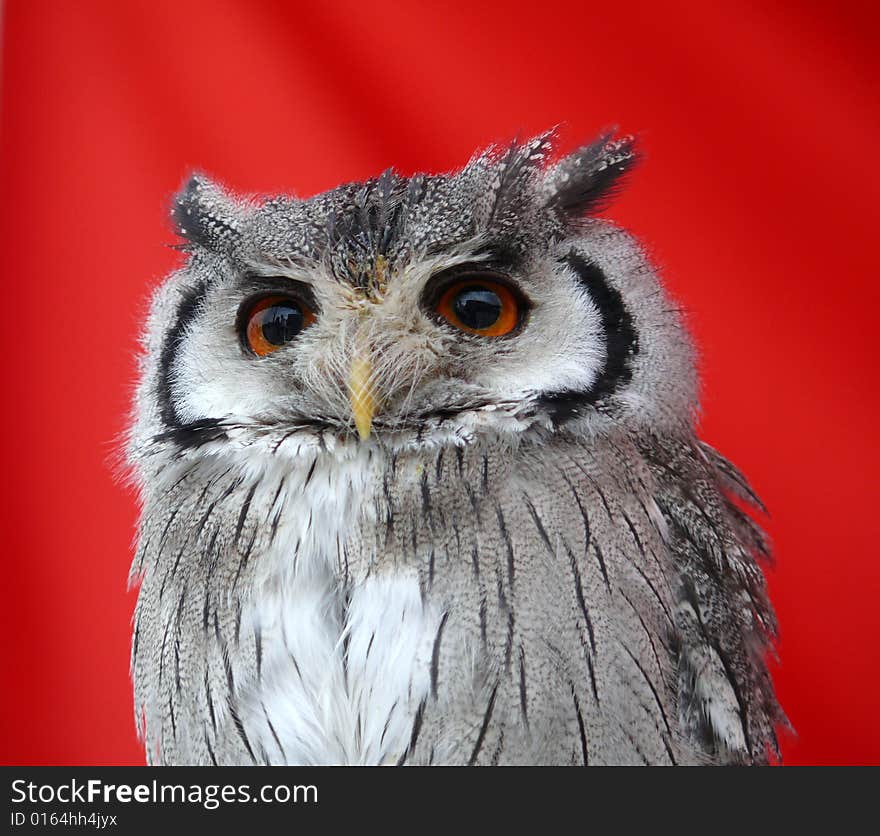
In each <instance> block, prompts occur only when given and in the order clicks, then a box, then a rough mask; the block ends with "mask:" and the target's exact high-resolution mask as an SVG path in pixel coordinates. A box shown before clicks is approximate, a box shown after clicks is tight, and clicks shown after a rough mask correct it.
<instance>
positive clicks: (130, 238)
mask: <svg viewBox="0 0 880 836" xmlns="http://www.w3.org/2000/svg"><path fill="white" fill-rule="evenodd" d="M444 5H445V4H444ZM452 5H453V6H454V7H453V8H449V9H445V8H444V9H443V10H442V11H441V10H439V8H440V6H441V4H435V3H429V2H419V3H399V2H394V0H381V2H375V0H369V2H365V1H364V0H361V1H360V2H341V3H340V2H334V3H318V2H314V3H310V4H297V3H292V2H288V3H276V2H254V1H253V0H247V2H245V0H239V2H231V0H226V2H221V1H220V0H213V1H212V2H201V3H196V2H156V0H143V1H138V2H132V0H127V2H124V3H119V2H114V1H113V0H109V2H94V0H90V1H89V2H84V0H77V2H46V1H45V0H43V1H42V2H36V1H35V0H10V2H8V3H7V4H6V9H5V19H4V22H3V41H4V54H3V66H2V126H0V130H2V132H0V257H2V265H3V271H2V282H3V296H4V304H3V317H4V325H3V327H2V328H0V339H2V352H0V357H2V364H3V368H2V392H3V397H4V408H3V409H2V410H0V421H2V430H0V432H2V437H3V439H4V440H5V444H4V454H3V458H4V464H5V473H4V476H3V479H2V480H0V494H2V495H0V509H2V521H3V533H2V557H3V566H2V583H0V586H2V602H0V618H2V624H0V629H2V636H3V639H2V643H3V654H2V661H3V679H2V684H0V724H2V727H0V746H2V750H0V761H2V762H3V763H7V764H43V763H55V764H88V763H101V764H110V763H112V764H116V763H141V762H142V760H143V759H142V753H141V749H140V747H139V745H138V743H137V740H136V738H135V733H134V722H133V715H132V709H131V689H130V684H129V679H128V670H127V666H128V652H129V633H130V623H129V622H130V615H131V610H132V606H133V603H134V596H133V594H132V593H128V594H127V593H126V591H125V579H126V573H127V570H128V564H129V561H130V546H131V540H132V532H133V526H134V520H135V503H134V498H133V496H132V494H131V493H130V492H129V491H128V490H127V489H125V488H124V486H122V485H120V484H119V482H118V480H117V479H116V478H115V477H114V465H113V455H114V449H115V447H116V444H117V442H116V438H117V436H118V434H119V433H120V431H121V430H122V428H123V427H124V424H125V413H126V409H127V404H128V399H129V394H130V389H131V384H132V381H133V375H134V360H133V356H134V351H135V345H136V338H137V334H138V331H139V329H140V320H141V317H142V315H143V312H144V309H145V305H146V301H147V298H148V293H149V290H150V288H151V287H153V286H154V285H155V283H156V282H157V281H158V280H159V279H160V278H161V277H162V275H163V274H165V273H166V272H167V271H168V270H169V269H170V268H171V267H172V266H173V265H174V264H175V263H176V262H177V260H178V256H177V255H176V253H175V252H174V251H172V250H171V249H169V248H167V247H166V246H164V245H165V244H166V243H171V242H172V241H173V236H172V234H171V232H170V230H169V227H168V224H167V217H166V208H167V205H168V199H169V197H170V195H171V194H172V192H173V191H174V190H175V188H176V187H177V185H178V184H179V183H180V182H181V181H182V179H183V177H184V175H185V173H186V172H187V170H188V169H190V168H193V167H199V168H203V169H204V170H206V171H208V172H210V173H211V174H213V175H215V176H217V177H219V178H220V179H222V180H224V181H226V182H227V183H229V184H230V185H231V186H232V187H234V188H235V189H237V190H240V191H243V192H265V191H272V190H279V191H281V190H287V191H292V190H295V191H296V192H297V193H299V194H303V195H307V194H311V193H314V192H316V191H320V190H323V189H326V188H329V187H331V186H333V185H335V184H337V183H338V182H341V181H343V180H350V179H359V178H363V177H365V176H369V175H373V174H376V173H378V172H379V171H380V170H382V169H383V168H385V167H386V166H389V165H395V166H397V167H398V168H400V169H401V170H403V171H404V172H411V171H413V170H419V169H421V170H441V169H447V168H450V167H455V166H458V165H460V164H462V163H463V162H465V161H466V160H467V158H468V157H469V155H470V154H471V152H472V151H474V150H475V148H477V147H478V146H482V145H485V144H487V143H489V142H491V141H493V140H505V139H509V138H511V137H512V136H514V135H516V134H521V135H529V134H532V133H537V132H539V131H541V130H543V129H545V128H547V127H548V126H551V125H554V124H556V123H559V122H562V123H564V124H566V125H567V128H566V130H565V133H564V138H565V142H566V147H571V146H572V145H573V144H574V143H575V142H576V141H579V140H583V139H587V138H590V137H591V136H592V135H593V134H594V133H595V132H596V131H597V130H598V129H599V128H601V127H603V126H605V125H607V124H613V123H617V124H619V125H621V126H622V127H623V128H624V129H625V130H628V131H636V132H639V133H641V135H642V137H643V144H644V148H645V151H646V154H647V160H646V162H645V164H644V166H643V167H642V169H641V170H640V171H639V173H638V174H636V175H635V176H634V177H633V178H632V179H631V181H630V187H629V189H628V191H627V192H626V194H625V195H624V196H623V197H622V198H621V199H620V200H619V201H618V203H617V204H616V205H615V206H614V207H613V208H612V209H611V211H610V215H611V216H612V217H614V218H615V219H616V220H618V221H620V222H621V223H623V224H625V225H626V226H628V227H630V228H631V229H633V230H634V231H636V232H637V233H638V234H639V235H640V236H641V237H642V238H643V239H644V240H645V241H646V242H647V243H648V245H649V246H650V247H651V248H652V249H653V251H654V253H655V256H656V258H657V259H658V260H659V262H660V263H662V264H663V265H664V266H665V269H666V276H667V280H668V283H669V285H670V287H671V288H672V290H673V291H674V292H675V293H676V295H677V296H678V298H679V299H680V300H681V302H682V303H683V304H684V306H685V307H686V308H687V309H688V310H689V312H690V319H691V324H692V327H693V330H694V332H695V334H696V337H697V341H698V343H699V345H700V347H701V350H702V372H703V379H704V399H703V402H704V420H703V434H704V436H705V437H706V438H707V439H708V440H710V441H711V442H712V443H713V444H715V445H716V446H718V447H719V448H720V449H721V450H723V451H724V452H725V453H727V454H729V455H730V456H731V457H732V458H733V459H734V461H736V462H737V463H738V464H739V465H740V466H742V467H743V469H744V470H745V471H746V472H747V473H748V474H749V475H750V476H751V478H752V480H753V481H754V484H755V486H756V488H757V489H758V491H759V492H760V494H761V495H762V496H763V498H764V500H765V501H766V503H767V505H768V507H769V508H770V510H771V514H772V517H771V519H770V520H769V522H768V527H769V531H770V533H771V535H772V537H773V540H774V542H775V546H776V553H777V560H778V563H777V567H776V569H775V570H774V571H772V573H771V576H770V585H771V590H772V594H773V598H774V600H775V603H776V606H777V609H778V612H779V617H780V621H781V626H782V638H781V642H780V645H779V652H780V656H781V663H780V664H778V665H777V666H776V667H775V669H774V670H775V679H776V682H777V685H778V690H779V695H780V697H781V699H782V703H783V705H784V706H785V708H786V709H787V711H788V713H789V715H790V717H791V720H792V722H793V724H794V726H795V727H796V729H797V731H798V736H797V737H786V738H785V739H784V741H783V743H784V745H783V753H784V757H785V760H786V761H787V762H788V763H793V764H798V763H880V730H878V723H877V720H876V717H877V705H878V698H877V694H876V691H877V685H878V677H880V674H878V662H880V653H878V649H877V647H878V642H877V639H878V615H877V612H878V608H880V599H878V592H880V570H878V551H877V534H878V531H877V529H878V526H877V520H876V516H877V512H876V510H875V507H874V506H875V501H876V497H877V475H876V474H877V465H878V460H877V459H878V456H877V446H878V445H877V434H876V427H877V413H878V407H880V403H878V391H877V379H876V376H875V374H874V366H875V362H876V350H875V348H874V340H875V336H874V335H875V333H876V327H875V326H876V318H877V310H878V305H877V303H878V294H877V282H876V275H877V266H876V265H877V257H876V253H875V252H874V248H873V246H872V245H873V244H874V242H875V241H876V238H877V233H876V230H875V225H876V221H877V207H878V205H880V173H878V167H877V164H876V155H877V147H878V138H880V124H878V108H877V98H876V96H877V89H878V78H877V62H878V58H877V49H876V43H877V41H876V33H877V20H876V18H875V16H874V13H872V12H871V11H870V10H869V5H870V4H868V3H865V4H864V6H862V7H860V6H858V5H853V4H841V3H838V2H826V3H821V2H805V0H797V2H774V3H740V4H737V3H727V4H716V3H700V2H693V3H649V4H645V5H640V4H639V3H632V2H627V3H610V2H588V3H585V2H583V1H581V2H575V3H571V4H561V3H554V2H547V3H542V4H535V3H533V2H527V3H522V4H518V3H514V2H510V1H509V0H508V2H504V3H485V2H481V3H460V4H452ZM722 6H726V8H724V9H722V8H721V7H722ZM869 271H870V272H869Z"/></svg>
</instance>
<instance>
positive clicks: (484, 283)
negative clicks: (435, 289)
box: [437, 277, 522, 337]
mask: <svg viewBox="0 0 880 836" xmlns="http://www.w3.org/2000/svg"><path fill="white" fill-rule="evenodd" d="M437 313H439V314H440V316H442V317H443V318H444V319H445V320H446V321H447V322H449V323H450V324H452V325H454V326H455V327H456V328H460V329H461V330H462V331H467V332H468V333H469V334H479V335H480V336H482V337H503V336H504V335H505V334H509V333H510V332H511V331H513V330H514V329H515V328H516V326H517V325H519V323H520V320H521V318H522V305H521V304H520V301H519V300H518V299H517V297H516V296H514V294H513V291H511V290H510V288H509V287H507V286H506V285H505V284H502V283H501V282H495V281H492V280H491V279H484V278H482V277H479V278H477V277H473V278H468V279H462V280H461V281H457V282H455V283H454V284H453V285H451V286H450V287H448V288H447V289H446V290H445V291H444V292H443V295H442V296H441V297H440V301H439V302H438V303H437Z"/></svg>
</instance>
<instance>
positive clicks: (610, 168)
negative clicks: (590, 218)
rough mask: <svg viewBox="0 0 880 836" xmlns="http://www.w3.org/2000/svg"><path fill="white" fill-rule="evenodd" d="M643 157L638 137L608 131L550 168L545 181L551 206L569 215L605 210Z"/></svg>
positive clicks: (566, 215)
mask: <svg viewBox="0 0 880 836" xmlns="http://www.w3.org/2000/svg"><path fill="white" fill-rule="evenodd" d="M639 159H640V155H639V153H638V151H637V150H636V140H635V137H632V136H624V137H618V138H615V137H614V131H613V130H609V131H606V132H605V133H603V134H602V135H601V136H599V137H598V138H597V139H595V140H594V141H593V142H592V143H590V144H589V145H585V146H584V147H582V148H579V149H578V150H577V151H575V152H574V153H572V154H569V155H568V156H567V157H564V158H563V159H561V160H560V161H559V162H558V163H556V165H554V166H552V167H551V168H550V169H548V171H547V174H546V177H545V180H544V183H545V190H546V194H547V206H549V207H550V208H551V209H552V210H553V211H555V212H557V213H558V214H559V215H561V216H563V217H566V218H580V217H583V216H584V215H593V214H595V213H596V212H599V211H601V210H602V209H604V208H605V207H606V206H607V205H608V203H610V202H611V200H612V199H613V198H614V197H615V196H616V195H617V192H618V191H619V190H620V188H621V186H622V185H623V176H624V175H625V174H626V173H628V172H629V170H630V169H631V168H633V166H635V164H636V163H637V162H638V161H639Z"/></svg>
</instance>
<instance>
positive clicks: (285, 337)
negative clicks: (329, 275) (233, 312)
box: [244, 296, 315, 357]
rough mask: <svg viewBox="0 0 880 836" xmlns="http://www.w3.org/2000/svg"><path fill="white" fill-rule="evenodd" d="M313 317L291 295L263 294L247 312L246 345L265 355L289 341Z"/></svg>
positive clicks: (309, 323)
mask: <svg viewBox="0 0 880 836" xmlns="http://www.w3.org/2000/svg"><path fill="white" fill-rule="evenodd" d="M314 321H315V315H314V313H312V311H311V310H309V309H308V308H307V307H306V306H305V305H303V303H302V302H300V301H299V300H298V299H295V298H294V297H292V296H264V297H263V298H262V299H260V300H259V301H257V302H256V303H255V304H254V305H253V306H252V307H251V309H250V310H249V311H248V313H247V318H246V320H245V326H244V338H245V341H246V342H247V346H248V348H250V350H251V351H253V352H254V354H256V355H257V356H258V357H265V356H266V355H267V354H271V353H272V352H273V351H277V350H278V349H279V348H281V347H282V346H284V345H286V344H287V343H289V342H290V341H291V340H292V339H293V338H294V337H296V336H297V334H299V333H300V332H301V331H302V330H303V329H305V328H308V327H309V325H311V324H312V323H313V322H314Z"/></svg>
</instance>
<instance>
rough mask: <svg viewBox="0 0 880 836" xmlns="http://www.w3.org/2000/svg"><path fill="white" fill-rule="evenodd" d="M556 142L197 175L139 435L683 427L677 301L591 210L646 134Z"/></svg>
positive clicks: (181, 224)
mask: <svg viewBox="0 0 880 836" xmlns="http://www.w3.org/2000/svg"><path fill="white" fill-rule="evenodd" d="M553 139H554V138H553V135H552V134H547V135H544V136H540V137H538V138H536V139H533V140H531V141H529V142H525V143H514V144H512V145H510V146H508V147H505V148H497V147H493V148H490V149H489V150H487V151H484V152H483V153H480V154H478V155H477V156H475V157H474V158H473V159H472V160H471V161H470V162H469V163H468V164H467V165H466V166H465V167H464V168H463V169H461V170H460V171H458V172H456V173H453V174H442V175H422V174H418V175H415V176H413V177H410V178H406V177H402V176H400V175H398V174H397V173H395V172H394V171H386V172H384V173H383V174H382V175H381V176H379V177H377V178H375V179H372V180H368V181H366V182H362V183H351V184H347V185H343V186H339V187H338V188H336V189H333V190H331V191H329V192H326V193H324V194H320V195H318V196H316V197H312V198H310V199H298V198H295V197H288V196H284V197H273V198H270V199H266V200H260V201H257V200H251V199H241V198H236V197H234V196H232V195H231V194H230V193H228V192H227V191H226V190H225V189H223V188H222V187H221V186H219V185H217V184H215V183H213V182H211V181H210V180H208V179H207V178H206V177H204V176H202V175H199V174H197V175H194V176H193V177H192V178H191V179H190V180H189V181H188V183H187V184H186V185H185V186H184V188H183V189H182V191H181V192H180V194H179V195H178V196H177V198H176V200H175V202H174V205H173V210H172V216H173V220H174V223H175V226H176V229H177V231H178V233H179V234H180V235H181V236H182V238H183V239H184V242H185V243H184V245H183V250H184V251H185V252H186V254H187V261H186V264H185V265H184V266H183V268H182V269H180V270H179V271H178V272H176V273H175V274H173V275H172V276H171V278H170V279H169V280H168V281H167V282H166V283H165V284H164V285H163V286H162V287H161V288H160V289H159V291H158V292H157V294H156V296H155V299H154V304H153V310H152V314H151V317H150V323H149V326H148V330H147V337H146V352H145V360H144V364H145V368H144V374H143V375H142V383H141V388H140V391H139V395H138V409H137V415H138V417H137V420H136V424H135V427H134V431H133V442H134V444H135V445H136V446H138V445H140V444H141V443H143V442H147V441H150V442H155V441H157V440H159V441H161V442H162V443H163V444H165V445H166V446H167V445H170V446H171V448H172V449H173V450H175V451H176V453H177V454H181V455H182V454H185V453H186V452H187V451H189V450H193V449H204V448H205V447H206V446H207V447H212V446H215V445H224V444H230V443H232V444H239V445H241V444H244V445H253V444H267V445H271V447H272V448H273V450H277V449H278V447H279V446H287V445H291V446H293V447H298V446H301V445H304V444H305V445H319V446H321V447H322V448H323V447H330V446H334V447H338V446H340V445H341V446H343V447H351V446H355V447H359V448H361V449H362V448H363V446H365V445H366V446H370V445H372V446H373V447H374V448H383V447H384V448H386V449H387V448H392V449H401V448H413V447H418V446H422V445H438V444H447V443H454V444H466V443H469V442H470V441H473V440H477V439H480V438H481V437H493V438H497V437H498V436H499V435H501V436H505V437H508V438H510V439H511V440H514V441H516V440H521V439H525V438H541V439H546V437H547V436H549V435H552V434H555V433H568V434H571V433H576V434H580V435H587V436H588V435H590V434H594V433H604V432H609V431H613V430H614V429H615V428H619V427H632V426H637V427H646V428H649V429H654V430H657V429H660V428H662V427H663V426H669V425H676V424H680V423H681V422H683V421H689V420H690V413H691V411H692V409H693V404H694V376H693V371H692V361H691V354H690V350H689V347H688V343H687V338H686V336H685V334H684V331H683V329H682V328H681V324H680V322H679V319H678V314H677V313H676V312H675V311H674V310H673V309H672V307H671V306H670V304H669V301H668V299H667V297H666V296H665V294H664V292H663V290H662V288H661V286H660V284H659V282H658V278H657V276H656V274H655V272H654V270H653V269H652V267H651V266H650V265H649V263H648V261H647V260H646V258H645V256H644V254H643V252H642V250H641V249H640V247H639V246H638V245H637V244H636V243H635V242H634V241H633V240H632V239H631V238H630V237H629V236H628V235H627V234H626V233H624V232H623V231H621V230H620V229H618V228H616V227H614V226H613V225H611V224H609V223H607V222H604V221H600V220H597V219H596V218H595V215H596V213H597V212H599V211H600V210H601V209H602V208H603V207H604V206H605V205H606V204H607V201H608V200H609V198H610V197H611V196H612V195H613V194H614V193H615V191H616V190H617V188H618V187H619V185H620V184H621V178H622V176H623V175H624V174H625V173H626V172H627V171H628V170H629V169H630V168H631V167H632V166H633V164H634V162H635V160H636V151H635V148H634V142H633V140H632V139H631V138H628V137H627V138H617V139H616V138H613V136H612V135H611V134H606V135H603V136H600V137H599V138H598V139H597V140H596V141H594V142H593V143H591V144H589V145H587V146H584V147H582V148H580V149H578V150H577V151H575V152H574V153H572V154H571V155H569V156H566V157H564V158H562V159H555V158H554V154H553Z"/></svg>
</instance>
